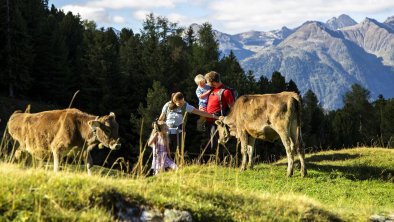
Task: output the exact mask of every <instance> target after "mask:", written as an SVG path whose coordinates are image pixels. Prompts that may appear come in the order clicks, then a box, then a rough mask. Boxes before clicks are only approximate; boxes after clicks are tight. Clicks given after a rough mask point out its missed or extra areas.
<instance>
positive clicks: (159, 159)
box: [148, 121, 178, 175]
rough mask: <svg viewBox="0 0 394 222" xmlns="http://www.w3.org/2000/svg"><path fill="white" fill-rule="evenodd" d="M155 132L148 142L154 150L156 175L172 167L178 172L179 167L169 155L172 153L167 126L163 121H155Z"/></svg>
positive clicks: (153, 131)
mask: <svg viewBox="0 0 394 222" xmlns="http://www.w3.org/2000/svg"><path fill="white" fill-rule="evenodd" d="M152 126H153V130H152V133H151V135H150V138H149V140H148V146H151V147H152V148H153V160H152V167H151V169H152V170H153V173H154V175H156V174H158V173H159V172H162V171H164V170H165V169H166V168H168V167H170V168H171V169H173V170H177V169H178V167H177V165H176V164H175V163H174V161H172V160H171V159H170V158H169V157H168V154H169V153H170V146H169V138H168V134H167V125H166V124H165V122H163V121H155V122H153V124H152Z"/></svg>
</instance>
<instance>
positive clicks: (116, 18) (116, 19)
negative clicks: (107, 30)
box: [112, 16, 126, 24]
mask: <svg viewBox="0 0 394 222" xmlns="http://www.w3.org/2000/svg"><path fill="white" fill-rule="evenodd" d="M112 20H113V21H114V22H115V23H118V24H124V23H125V22H126V19H125V18H123V17H122V16H114V17H113V18H112Z"/></svg>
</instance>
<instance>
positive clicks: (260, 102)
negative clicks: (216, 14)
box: [216, 92, 306, 176]
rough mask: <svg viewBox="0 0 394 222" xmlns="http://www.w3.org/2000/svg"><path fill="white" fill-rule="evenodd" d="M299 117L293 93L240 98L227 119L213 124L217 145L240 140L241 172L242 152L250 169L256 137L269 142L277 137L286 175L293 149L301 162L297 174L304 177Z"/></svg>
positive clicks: (290, 164) (298, 102)
mask: <svg viewBox="0 0 394 222" xmlns="http://www.w3.org/2000/svg"><path fill="white" fill-rule="evenodd" d="M300 118H301V102H300V97H299V96H298V94H296V93H294V92H282V93H278V94H261V95H244V96H241V97H240V98H238V99H237V101H236V102H235V103H234V106H233V107H232V108H231V112H230V113H229V115H228V116H226V117H224V118H221V119H220V120H217V121H216V124H217V125H218V132H219V143H222V144H223V143H226V142H227V141H228V139H229V137H230V135H232V136H235V137H237V138H238V139H239V140H240V141H241V153H242V166H241V169H246V159H247V155H246V152H247V153H248V156H249V162H248V168H252V167H253V152H254V143H255V139H256V138H257V139H262V140H266V141H270V142H273V141H275V140H277V139H279V138H280V139H281V141H282V143H283V145H284V146H285V149H286V153H287V159H288V168H287V176H292V174H293V163H294V153H295V151H296V150H297V151H298V154H299V158H300V162H301V175H302V176H305V175H306V169H305V163H304V150H303V147H302V146H301V144H300V137H301V135H300V134H301V129H300V127H301V122H300Z"/></svg>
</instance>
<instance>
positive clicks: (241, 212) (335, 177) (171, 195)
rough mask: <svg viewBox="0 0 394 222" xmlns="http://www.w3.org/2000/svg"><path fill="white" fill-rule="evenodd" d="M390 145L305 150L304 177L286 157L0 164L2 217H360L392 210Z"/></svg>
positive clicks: (393, 191)
mask: <svg viewBox="0 0 394 222" xmlns="http://www.w3.org/2000/svg"><path fill="white" fill-rule="evenodd" d="M393 156H394V150H390V149H378V148H359V149H348V150H341V151H330V152H322V153H317V154H313V155H308V156H307V166H308V167H309V171H308V173H309V175H308V176H307V177H306V178H301V177H300V176H299V172H298V171H296V172H295V176H294V177H293V178H286V177H285V170H286V165H285V162H284V160H283V161H280V162H278V163H276V164H269V165H267V164H260V165H257V166H256V168H255V169H254V170H249V171H245V172H240V171H239V170H238V169H235V168H227V167H218V166H216V165H202V166H201V165H192V166H188V167H184V168H183V169H181V170H179V171H178V172H169V173H163V174H161V175H159V176H156V177H148V178H137V179H135V178H134V179H132V178H130V177H125V176H122V177H110V176H108V174H104V176H99V175H96V176H91V177H87V176H86V174H85V173H76V172H70V170H63V171H62V172H60V173H58V174H54V173H52V172H50V171H45V170H43V169H32V168H28V169H24V168H21V167H19V166H18V165H13V164H7V163H0V187H2V190H3V192H0V215H1V216H0V220H1V221H3V220H5V221H7V220H26V219H29V220H33V221H37V220H44V221H47V220H77V219H78V220H82V221H110V220H115V219H116V218H118V219H121V218H119V215H124V214H125V212H127V209H128V207H132V206H141V205H144V206H149V207H150V208H155V209H158V210H163V209H164V208H166V209H168V208H176V209H181V210H187V211H189V212H190V213H191V214H192V216H193V219H194V220H195V221H273V220H276V221H341V220H344V221H366V220H368V219H369V218H370V216H371V215H374V214H380V215H383V217H387V218H390V215H391V214H393V213H394V206H393V205H392V197H393V196H394V189H392V188H393V182H394V177H393V176H394V158H392V157H393Z"/></svg>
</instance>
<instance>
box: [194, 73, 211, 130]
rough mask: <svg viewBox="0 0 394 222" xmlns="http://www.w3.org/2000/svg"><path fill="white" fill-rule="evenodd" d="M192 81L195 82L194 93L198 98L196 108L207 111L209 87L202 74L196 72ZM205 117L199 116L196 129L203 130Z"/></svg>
mask: <svg viewBox="0 0 394 222" xmlns="http://www.w3.org/2000/svg"><path fill="white" fill-rule="evenodd" d="M194 81H195V82H196V84H197V89H196V95H197V98H198V109H199V110H202V111H205V112H206V111H207V104H208V96H209V93H210V92H211V87H210V86H208V85H207V84H206V81H205V78H204V76H203V75H202V74H198V75H197V76H196V77H195V78H194ZM204 123H205V117H200V119H199V120H198V121H197V130H198V131H205V129H204Z"/></svg>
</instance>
